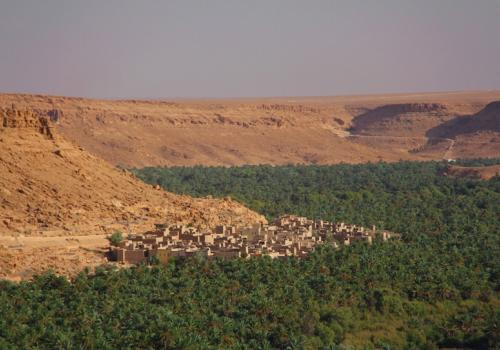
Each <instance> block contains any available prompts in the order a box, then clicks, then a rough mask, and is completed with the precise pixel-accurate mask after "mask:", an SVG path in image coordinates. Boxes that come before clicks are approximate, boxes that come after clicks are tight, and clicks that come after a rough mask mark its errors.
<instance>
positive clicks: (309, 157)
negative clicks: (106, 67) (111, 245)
mask: <svg viewBox="0 0 500 350" xmlns="http://www.w3.org/2000/svg"><path fill="white" fill-rule="evenodd" d="M495 101H500V91H489V92H454V93H429V94H399V95H373V96H345V97H310V98H305V97H300V98H294V97H290V98H267V99H229V100H176V101H140V100H123V101H120V100H93V99H82V98H69V97H50V96H40V95H18V94H3V95H0V106H4V107H8V106H11V105H12V104H15V105H16V106H17V107H18V108H29V109H32V110H34V111H36V112H38V113H40V114H42V115H46V116H48V117H50V118H52V119H53V120H54V121H55V123H56V125H57V129H58V130H59V131H60V133H61V134H62V135H64V136H65V137H66V138H67V139H69V140H70V141H72V142H73V143H74V144H77V145H79V146H81V147H83V148H84V149H85V150H88V151H89V152H90V153H92V154H94V155H97V156H98V157H100V158H103V159H105V160H107V161H109V162H111V163H113V164H117V165H123V166H127V167H130V166H134V167H142V166H171V165H187V166H189V165H196V164H204V165H242V164H263V163H266V164H289V163H306V164H311V163H315V164H316V163H317V164H332V163H337V162H351V163H357V162H366V161H377V160H386V161H397V160H399V159H419V160H425V159H442V158H460V157H477V156H481V157H492V156H500V136H499V135H500V132H499V130H498V125H499V124H500V122H499V116H500V114H499V107H498V103H496V104H495V103H492V104H490V103H491V102H495ZM489 104H490V105H489Z"/></svg>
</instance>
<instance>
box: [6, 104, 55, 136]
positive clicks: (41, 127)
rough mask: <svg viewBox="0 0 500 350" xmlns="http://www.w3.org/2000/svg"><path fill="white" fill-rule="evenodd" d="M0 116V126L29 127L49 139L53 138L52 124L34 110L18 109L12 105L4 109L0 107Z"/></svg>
mask: <svg viewBox="0 0 500 350" xmlns="http://www.w3.org/2000/svg"><path fill="white" fill-rule="evenodd" d="M0 116H1V120H2V122H1V125H2V128H12V129H31V130H34V131H36V132H39V133H40V134H42V135H45V136H47V137H48V138H50V139H53V138H54V133H53V126H52V125H51V122H50V121H49V119H48V118H47V117H43V116H40V115H38V114H37V113H36V112H34V111H31V110H19V109H16V108H15V107H14V106H13V107H12V108H10V109H6V110H4V109H0Z"/></svg>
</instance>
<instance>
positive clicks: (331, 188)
mask: <svg viewBox="0 0 500 350" xmlns="http://www.w3.org/2000/svg"><path fill="white" fill-rule="evenodd" d="M445 166H446V165H445V164H444V163H439V162H426V163H410V162H402V163H397V164H385V163H379V164H366V165H337V166H328V167H326V166H325V167H323V166H286V167H270V166H254V167H250V166H249V167H241V168H203V167H197V168H171V169H153V168H149V169H142V170H137V171H136V172H137V174H139V176H141V177H142V178H143V179H145V180H146V181H148V182H150V183H153V184H160V185H162V186H164V187H166V188H167V189H169V190H171V191H175V192H181V193H189V194H194V195H198V196H205V195H208V194H211V195H214V196H228V195H229V196H231V197H233V198H235V199H237V200H239V201H241V202H243V203H245V204H247V205H249V206H250V207H252V208H254V209H257V210H260V211H261V212H263V213H265V214H266V215H267V216H269V217H271V216H275V215H277V214H281V213H284V212H288V213H295V214H303V215H308V216H310V217H319V216H322V217H325V218H328V219H334V220H344V221H346V222H352V223H359V224H363V225H370V224H372V223H373V224H376V225H378V226H383V227H385V228H387V229H390V230H394V231H397V232H400V233H402V234H403V240H402V241H389V242H380V241H376V242H375V243H374V244H373V245H367V244H364V243H360V244H354V245H352V246H348V247H343V248H341V249H338V250H333V249H331V248H329V247H326V246H323V247H320V248H318V249H317V250H316V251H315V252H314V253H313V254H310V255H309V256H308V257H307V258H306V259H302V260H299V259H294V258H290V259H285V260H271V259H269V258H265V257H264V258H251V259H248V260H243V259H237V260H227V261H225V260H218V259H217V260H206V259H204V258H203V257H195V258H191V259H176V260H172V261H170V262H169V263H168V264H167V265H165V266H160V265H158V266H153V267H148V266H140V267H137V268H132V269H122V270H114V269H113V268H104V267H103V268H100V269H98V271H97V272H96V273H95V274H88V273H85V272H84V273H81V274H80V275H79V276H77V277H76V278H75V279H74V280H72V281H67V280H66V279H64V278H60V277H56V276H54V275H52V274H45V275H42V276H39V277H37V278H35V279H34V280H33V281H31V282H22V283H18V284H16V283H11V282H6V281H3V282H0V348H1V349H4V348H5V349H14V348H16V349H17V348H40V349H42V348H45V349H53V348H77V349H117V348H120V349H121V348H128V349H226V348H230V349H266V348H267V349H270V348H278V349H286V348H290V349H347V348H356V349H357V348H359V349H436V348H438V347H472V348H480V349H488V348H495V347H498V345H497V344H499V343H500V338H499V334H500V329H499V325H500V298H499V288H500V261H499V259H500V178H498V177H496V178H493V179H491V180H489V181H475V180H470V179H453V178H446V177H442V176H440V175H439V174H440V173H441V172H442V170H443V169H444V167H445Z"/></svg>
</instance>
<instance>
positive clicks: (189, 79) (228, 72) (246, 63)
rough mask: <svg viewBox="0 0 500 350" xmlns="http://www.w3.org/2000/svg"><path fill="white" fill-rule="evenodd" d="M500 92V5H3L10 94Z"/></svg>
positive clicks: (466, 1)
mask: <svg viewBox="0 0 500 350" xmlns="http://www.w3.org/2000/svg"><path fill="white" fill-rule="evenodd" d="M488 89H500V0H414V1H410V0H346V1H335V0H330V1H326V0H324V1H323V0H302V1H299V0H282V1H278V0H252V1H245V0H226V1H222V0H206V1H202V0H198V1H194V0H179V1H176V0H157V1H154V0H140V1H139V0H85V1H76V0H74V1H73V0H43V1H40V0H0V92H19V93H38V94H50V95H64V96H82V97H93V98H206V97H260V96H262V97H267V96H331V95H352V94H373V93H398V92H424V91H450V90H488Z"/></svg>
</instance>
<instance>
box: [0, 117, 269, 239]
mask: <svg viewBox="0 0 500 350" xmlns="http://www.w3.org/2000/svg"><path fill="white" fill-rule="evenodd" d="M0 120H1V123H2V124H0V125H2V127H1V128H0V191H1V197H0V199H1V201H0V205H1V206H0V213H1V218H2V220H1V221H0V234H7V233H14V232H15V233H22V234H26V235H38V234H44V235H59V234H63V235H69V234H81V233H106V232H109V231H110V230H113V229H114V228H115V227H121V228H123V227H124V226H126V225H127V223H128V224H130V225H131V226H134V227H135V226H142V227H146V226H148V225H152V223H153V222H162V221H175V222H186V223H189V222H193V223H195V224H204V225H213V224H218V223H221V222H230V221H231V220H233V221H234V222H254V221H256V220H259V219H260V216H258V215H257V214H255V213H253V212H251V211H249V210H247V209H246V208H245V207H243V206H241V205H239V204H238V203H236V202H233V201H230V200H216V199H193V198H191V197H188V196H179V195H174V194H171V193H167V192H164V191H162V190H157V189H154V188H152V187H151V186H149V185H146V184H144V183H143V182H141V181H139V180H137V179H136V178H135V177H134V176H133V175H131V174H130V173H128V172H126V171H121V170H119V169H117V168H116V167H114V166H112V165H110V164H108V163H107V162H105V161H103V160H101V159H98V158H96V157H95V156H93V155H91V154H89V153H87V152H86V151H84V150H83V149H81V148H79V147H76V146H74V145H73V144H72V143H70V142H68V141H66V140H65V139H64V138H62V137H60V136H59V135H58V133H57V131H56V130H54V129H53V127H52V123H51V122H50V120H49V118H46V117H41V118H39V117H38V115H37V114H36V113H34V112H32V111H19V110H7V111H3V112H1V118H0Z"/></svg>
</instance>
